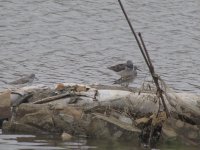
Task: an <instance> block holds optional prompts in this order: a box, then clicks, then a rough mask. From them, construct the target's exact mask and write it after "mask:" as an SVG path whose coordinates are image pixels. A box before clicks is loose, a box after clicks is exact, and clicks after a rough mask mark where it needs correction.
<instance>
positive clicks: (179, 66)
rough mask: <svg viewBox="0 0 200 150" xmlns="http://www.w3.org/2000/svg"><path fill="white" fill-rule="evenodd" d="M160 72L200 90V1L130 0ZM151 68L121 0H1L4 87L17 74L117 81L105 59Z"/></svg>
mask: <svg viewBox="0 0 200 150" xmlns="http://www.w3.org/2000/svg"><path fill="white" fill-rule="evenodd" d="M123 2H126V4H125V7H126V10H127V12H128V14H129V16H130V19H131V21H132V23H133V26H134V28H135V30H136V31H137V32H139V31H140V32H142V34H143V37H144V39H145V43H146V46H147V48H148V50H149V53H150V56H151V58H152V60H153V63H154V65H155V69H156V72H158V73H159V74H160V75H161V77H163V78H164V80H165V81H166V82H167V83H168V84H169V85H170V87H172V88H174V89H175V90H177V91H189V92H194V93H199V92H200V61H199V57H200V1H199V0H187V1H185V0H167V1H161V0H142V1H138V0H125V1H123ZM127 59H131V60H133V62H134V63H135V64H136V65H137V66H139V67H140V69H142V70H143V71H142V72H139V73H138V78H137V79H136V80H135V81H134V83H133V84H132V85H131V86H140V85H141V84H142V83H143V82H144V80H145V79H146V76H147V68H146V65H145V63H144V60H143V58H142V55H141V53H140V51H139V48H138V47H137V45H136V42H135V39H134V38H133V36H132V34H131V32H130V29H129V27H128V25H127V22H126V21H125V19H124V16H123V14H122V12H121V10H120V7H119V5H118V2H117V0H100V1H97V0H18V1H17V0H0V71H1V73H0V89H4V88H6V87H7V85H6V84H5V83H4V82H3V81H11V80H14V79H16V78H19V76H20V75H23V74H29V73H35V74H36V76H37V77H38V79H39V80H38V81H35V84H38V83H42V84H52V83H58V82H77V83H101V84H112V82H113V80H115V79H117V78H118V76H117V75H115V74H114V73H113V72H112V71H110V70H108V69H107V66H110V65H113V64H115V63H121V62H125V61H126V60H127Z"/></svg>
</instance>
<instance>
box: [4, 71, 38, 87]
mask: <svg viewBox="0 0 200 150" xmlns="http://www.w3.org/2000/svg"><path fill="white" fill-rule="evenodd" d="M35 78H36V76H35V74H33V73H32V74H29V75H25V76H24V77H22V78H19V79H17V80H15V81H12V82H6V81H2V82H4V83H6V84H10V85H20V84H30V83H32V82H33V80H34V79H35Z"/></svg>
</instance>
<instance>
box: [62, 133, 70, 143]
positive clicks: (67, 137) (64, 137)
mask: <svg viewBox="0 0 200 150" xmlns="http://www.w3.org/2000/svg"><path fill="white" fill-rule="evenodd" d="M61 138H62V140H63V141H69V140H71V139H72V136H71V135H70V134H68V133H66V132H63V133H62V135H61Z"/></svg>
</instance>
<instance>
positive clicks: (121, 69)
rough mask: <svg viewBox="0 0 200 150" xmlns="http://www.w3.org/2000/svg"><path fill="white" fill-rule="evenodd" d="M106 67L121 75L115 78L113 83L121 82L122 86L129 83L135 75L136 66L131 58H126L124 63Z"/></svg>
mask: <svg viewBox="0 0 200 150" xmlns="http://www.w3.org/2000/svg"><path fill="white" fill-rule="evenodd" d="M108 69H110V70H112V71H114V72H116V73H117V74H118V75H120V76H121V78H120V79H118V80H116V81H115V82H114V84H121V85H122V86H126V87H127V86H128V85H129V83H131V82H133V81H134V79H135V78H136V77H137V70H139V69H138V68H137V66H134V65H133V62H132V61H131V60H128V61H127V62H126V63H123V64H117V65H114V66H111V67H108Z"/></svg>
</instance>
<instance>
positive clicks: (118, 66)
mask: <svg viewBox="0 0 200 150" xmlns="http://www.w3.org/2000/svg"><path fill="white" fill-rule="evenodd" d="M125 68H126V64H118V65H115V66H111V67H108V69H110V70H113V71H115V72H120V71H122V70H125Z"/></svg>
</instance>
